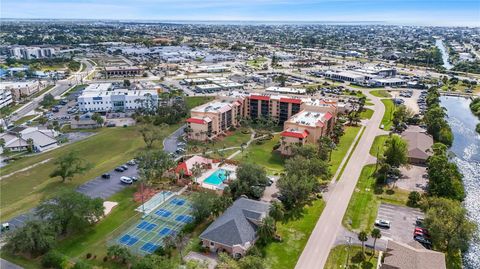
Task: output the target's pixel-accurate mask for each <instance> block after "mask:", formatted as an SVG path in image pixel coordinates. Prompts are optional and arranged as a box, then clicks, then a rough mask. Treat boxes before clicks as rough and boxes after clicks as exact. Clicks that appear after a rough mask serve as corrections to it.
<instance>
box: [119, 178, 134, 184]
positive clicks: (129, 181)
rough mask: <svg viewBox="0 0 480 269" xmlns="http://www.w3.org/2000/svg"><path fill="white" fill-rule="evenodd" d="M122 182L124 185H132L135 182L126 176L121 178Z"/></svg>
mask: <svg viewBox="0 0 480 269" xmlns="http://www.w3.org/2000/svg"><path fill="white" fill-rule="evenodd" d="M120 181H121V182H122V183H125V184H132V183H133V180H132V179H131V178H129V177H125V176H123V177H121V178H120Z"/></svg>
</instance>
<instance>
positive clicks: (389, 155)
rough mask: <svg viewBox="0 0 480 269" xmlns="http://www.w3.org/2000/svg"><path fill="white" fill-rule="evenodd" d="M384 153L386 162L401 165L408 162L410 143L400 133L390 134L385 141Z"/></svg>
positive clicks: (394, 165) (396, 165)
mask: <svg viewBox="0 0 480 269" xmlns="http://www.w3.org/2000/svg"><path fill="white" fill-rule="evenodd" d="M385 145H386V148H385V152H384V153H383V155H384V157H385V162H386V163H388V164H389V165H391V166H393V167H399V166H400V165H404V164H406V163H407V162H408V145H407V142H405V140H403V139H402V137H401V136H399V135H395V134H394V135H390V136H389V137H388V139H387V141H386V142H385Z"/></svg>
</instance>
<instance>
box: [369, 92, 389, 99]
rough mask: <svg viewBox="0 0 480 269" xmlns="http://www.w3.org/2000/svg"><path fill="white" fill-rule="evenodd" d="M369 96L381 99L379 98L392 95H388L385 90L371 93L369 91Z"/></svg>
mask: <svg viewBox="0 0 480 269" xmlns="http://www.w3.org/2000/svg"><path fill="white" fill-rule="evenodd" d="M370 94H371V95H373V96H376V97H381V98H390V97H392V95H391V94H390V93H388V92H387V91H386V90H373V91H370Z"/></svg>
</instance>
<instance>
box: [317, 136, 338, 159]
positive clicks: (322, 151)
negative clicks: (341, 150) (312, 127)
mask: <svg viewBox="0 0 480 269" xmlns="http://www.w3.org/2000/svg"><path fill="white" fill-rule="evenodd" d="M334 149H335V143H333V140H332V139H331V138H330V137H328V136H322V137H320V138H319V139H318V158H320V160H324V161H327V160H328V161H329V160H330V157H331V154H332V151H333V150H334Z"/></svg>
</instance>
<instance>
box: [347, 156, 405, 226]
mask: <svg viewBox="0 0 480 269" xmlns="http://www.w3.org/2000/svg"><path fill="white" fill-rule="evenodd" d="M374 172H375V164H371V165H366V166H364V167H363V169H362V172H361V174H360V178H359V179H358V182H357V186H356V187H355V192H354V193H353V195H352V197H351V199H350V202H349V204H348V208H347V212H345V216H343V221H342V223H343V226H345V227H346V228H347V229H349V230H353V231H362V230H370V229H371V228H372V227H373V224H374V222H375V218H376V216H377V211H378V207H379V206H380V203H381V202H385V203H391V204H396V205H405V204H406V203H407V200H408V191H404V190H400V189H395V190H391V189H387V188H382V187H378V186H377V185H376V183H375V177H374Z"/></svg>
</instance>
